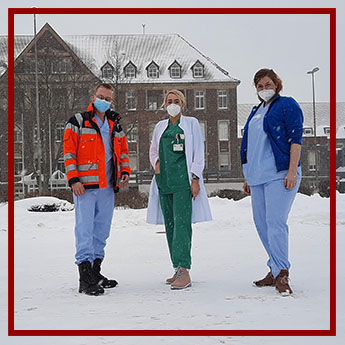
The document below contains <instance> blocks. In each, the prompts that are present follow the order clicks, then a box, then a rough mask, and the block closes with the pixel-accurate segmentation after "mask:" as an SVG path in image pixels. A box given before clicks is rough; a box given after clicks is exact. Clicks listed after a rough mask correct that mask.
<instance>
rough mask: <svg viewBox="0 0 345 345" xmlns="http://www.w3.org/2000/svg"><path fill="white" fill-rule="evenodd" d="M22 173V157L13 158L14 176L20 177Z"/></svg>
mask: <svg viewBox="0 0 345 345" xmlns="http://www.w3.org/2000/svg"><path fill="white" fill-rule="evenodd" d="M18 166H19V169H18ZM22 171H23V159H22V157H15V158H14V176H20V175H21V173H22ZM17 172H18V173H17Z"/></svg>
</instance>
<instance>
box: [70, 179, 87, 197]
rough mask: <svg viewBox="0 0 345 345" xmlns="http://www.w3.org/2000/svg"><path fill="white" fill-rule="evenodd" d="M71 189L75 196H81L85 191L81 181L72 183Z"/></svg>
mask: <svg viewBox="0 0 345 345" xmlns="http://www.w3.org/2000/svg"><path fill="white" fill-rule="evenodd" d="M72 191H73V194H74V195H75V196H81V195H82V194H84V193H85V188H84V186H83V185H82V183H81V182H76V183H73V184H72Z"/></svg>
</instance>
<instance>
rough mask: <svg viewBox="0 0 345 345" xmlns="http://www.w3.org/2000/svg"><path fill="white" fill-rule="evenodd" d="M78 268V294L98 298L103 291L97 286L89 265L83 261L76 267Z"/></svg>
mask: <svg viewBox="0 0 345 345" xmlns="http://www.w3.org/2000/svg"><path fill="white" fill-rule="evenodd" d="M78 268H79V292H80V293H85V294H86V295H91V296H98V295H99V294H102V293H104V289H103V288H102V287H101V286H100V285H98V281H97V279H96V277H95V273H94V272H93V270H92V267H91V263H90V262H89V261H84V262H82V263H81V264H79V265H78Z"/></svg>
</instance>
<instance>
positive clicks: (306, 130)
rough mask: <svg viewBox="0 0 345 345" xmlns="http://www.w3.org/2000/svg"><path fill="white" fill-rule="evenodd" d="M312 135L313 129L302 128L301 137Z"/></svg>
mask: <svg viewBox="0 0 345 345" xmlns="http://www.w3.org/2000/svg"><path fill="white" fill-rule="evenodd" d="M313 134H314V131H313V128H312V127H304V128H303V135H305V136H311V135H313Z"/></svg>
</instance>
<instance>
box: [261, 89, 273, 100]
mask: <svg viewBox="0 0 345 345" xmlns="http://www.w3.org/2000/svg"><path fill="white" fill-rule="evenodd" d="M275 94H276V92H275V90H273V89H267V90H261V91H259V92H258V95H259V96H260V97H261V98H262V99H263V100H264V101H265V102H268V101H269V100H270V99H271V98H272V97H273V96H274V95H275Z"/></svg>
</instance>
